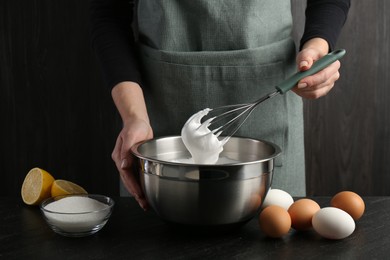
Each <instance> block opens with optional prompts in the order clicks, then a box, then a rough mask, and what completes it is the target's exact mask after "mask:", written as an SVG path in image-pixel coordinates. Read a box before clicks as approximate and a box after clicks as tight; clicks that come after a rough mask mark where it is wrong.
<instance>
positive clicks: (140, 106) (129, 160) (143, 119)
mask: <svg viewBox="0 0 390 260" xmlns="http://www.w3.org/2000/svg"><path fill="white" fill-rule="evenodd" d="M111 94H112V98H113V100H114V102H115V105H116V107H117V109H118V111H119V113H120V115H121V117H122V121H123V128H122V130H121V132H120V133H119V135H118V138H117V140H116V143H115V147H114V150H113V152H112V155H111V156H112V159H113V160H114V162H115V165H116V167H117V169H118V171H119V174H120V178H121V180H122V183H123V184H124V186H125V188H126V189H127V190H128V191H129V192H130V194H131V195H133V196H134V198H135V199H136V200H137V202H138V204H139V205H140V206H141V208H143V209H144V210H146V209H147V207H148V203H147V201H146V198H145V195H144V193H143V192H142V189H141V186H140V182H139V175H138V172H137V167H136V165H135V162H136V161H135V158H134V156H133V155H132V154H131V151H130V149H131V147H132V146H133V145H134V144H136V143H138V142H141V141H145V140H149V139H152V138H153V130H152V127H151V126H150V122H149V116H148V113H147V111H146V105H145V100H144V96H143V92H142V89H141V87H140V86H139V85H138V84H137V83H135V82H129V81H127V82H121V83H119V84H118V85H116V86H115V87H114V88H113V89H112V92H111Z"/></svg>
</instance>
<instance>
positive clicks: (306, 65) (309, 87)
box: [292, 38, 341, 99]
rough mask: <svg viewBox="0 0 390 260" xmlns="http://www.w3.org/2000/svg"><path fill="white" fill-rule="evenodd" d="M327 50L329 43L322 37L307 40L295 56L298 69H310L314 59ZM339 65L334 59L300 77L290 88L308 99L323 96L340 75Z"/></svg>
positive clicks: (326, 52)
mask: <svg viewBox="0 0 390 260" xmlns="http://www.w3.org/2000/svg"><path fill="white" fill-rule="evenodd" d="M328 52H329V45H328V43H327V42H326V41H325V40H324V39H321V38H314V39H311V40H309V41H307V42H306V43H305V44H304V46H303V47H302V50H301V51H300V52H299V53H298V55H297V58H296V62H297V65H298V70H300V71H306V70H308V69H310V67H311V66H312V65H313V63H314V62H315V61H316V60H318V59H320V58H321V57H322V56H325V55H326V54H328ZM340 65H341V64H340V62H339V61H335V62H334V63H332V64H331V65H329V66H328V67H326V68H325V69H323V70H321V71H319V72H317V73H316V74H314V75H311V76H308V77H306V78H304V79H301V80H300V81H299V82H298V85H297V86H296V87H294V88H293V89H292V90H293V91H294V92H295V93H296V94H297V95H299V96H301V97H303V98H308V99H317V98H320V97H322V96H325V95H326V94H328V92H329V91H330V90H331V89H332V88H333V86H334V84H335V82H336V81H337V80H338V79H339V77H340V73H339V69H340Z"/></svg>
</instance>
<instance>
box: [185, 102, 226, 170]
mask: <svg viewBox="0 0 390 260" xmlns="http://www.w3.org/2000/svg"><path fill="white" fill-rule="evenodd" d="M210 111H211V109H209V108H206V109H203V110H201V111H199V112H197V113H196V114H194V115H192V116H191V117H190V118H189V119H188V120H187V122H186V123H185V124H184V126H183V128H182V130H181V138H182V140H183V143H184V145H185V146H186V148H187V149H188V151H189V152H190V153H191V155H192V161H193V163H196V164H215V163H216V162H217V161H218V158H219V154H220V153H221V152H222V151H223V145H224V144H225V143H226V142H227V140H222V141H220V140H219V139H218V137H217V135H215V134H214V133H213V132H212V131H211V130H210V129H209V128H208V127H209V125H210V121H211V119H209V120H207V121H206V122H205V123H204V124H202V123H201V120H202V118H203V117H204V116H206V115H207V114H208V113H209V112H210Z"/></svg>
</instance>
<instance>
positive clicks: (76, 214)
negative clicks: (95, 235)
mask: <svg viewBox="0 0 390 260" xmlns="http://www.w3.org/2000/svg"><path fill="white" fill-rule="evenodd" d="M44 209H45V210H48V211H45V212H44V214H45V216H46V218H47V220H48V222H49V223H51V225H54V226H55V227H56V228H58V229H60V230H62V231H65V232H87V231H89V230H91V229H95V228H97V227H98V226H99V225H104V224H105V223H106V222H107V219H108V216H109V211H110V209H109V206H108V205H106V204H104V203H102V202H99V201H97V200H95V199H91V198H88V197H82V196H72V197H66V198H63V199H60V200H57V201H54V202H52V203H50V204H48V205H46V206H45V207H44ZM66 213H70V214H66Z"/></svg>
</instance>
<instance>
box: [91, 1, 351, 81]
mask: <svg viewBox="0 0 390 260" xmlns="http://www.w3.org/2000/svg"><path fill="white" fill-rule="evenodd" d="M133 7H134V3H133V1H129V0H91V3H90V11H91V12H90V13H91V15H90V22H91V37H92V46H93V48H94V49H95V51H96V53H97V56H98V59H99V61H100V63H101V66H102V69H103V73H104V77H105V80H106V83H107V86H108V87H110V88H112V87H114V86H115V85H116V84H118V83H119V82H122V81H134V82H137V83H141V76H140V72H139V69H138V64H137V59H136V55H135V52H134V50H135V39H134V33H133V30H132V27H131V24H132V21H133ZM349 7H350V0H307V7H306V12H305V13H306V22H305V30H304V33H303V36H302V39H301V46H302V45H303V44H304V43H305V42H307V41H308V40H310V39H312V38H315V37H320V38H323V39H325V40H326V41H327V42H328V44H329V47H330V49H334V47H335V44H336V41H337V38H338V36H339V34H340V31H341V28H342V27H343V25H344V23H345V21H346V18H347V14H348V10H349Z"/></svg>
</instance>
